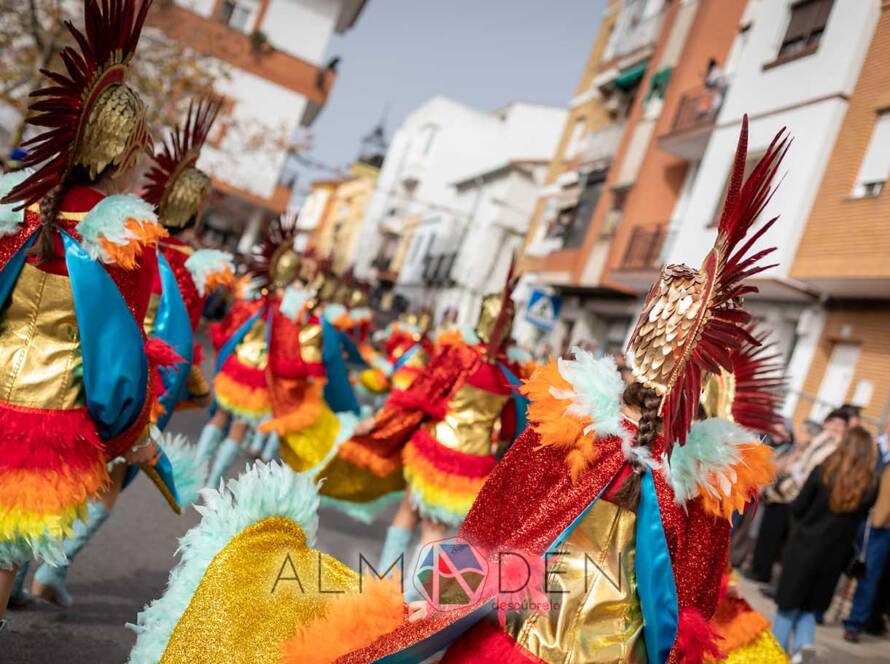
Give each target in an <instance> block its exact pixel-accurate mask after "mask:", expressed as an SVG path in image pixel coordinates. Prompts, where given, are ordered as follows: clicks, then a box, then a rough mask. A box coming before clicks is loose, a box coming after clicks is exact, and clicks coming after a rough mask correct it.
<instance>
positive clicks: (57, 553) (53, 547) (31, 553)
mask: <svg viewBox="0 0 890 664" xmlns="http://www.w3.org/2000/svg"><path fill="white" fill-rule="evenodd" d="M63 541H64V540H62V539H59V538H58V537H53V536H52V535H50V534H49V533H46V532H45V533H44V534H43V535H42V536H41V537H39V538H38V539H34V540H25V539H21V538H19V539H15V540H3V541H0V570H10V569H12V568H14V567H18V566H19V565H22V564H24V563H26V562H28V561H29V560H38V561H40V562H42V563H46V564H47V565H50V566H52V567H58V566H59V565H64V564H66V563H67V562H68V557H67V556H66V555H65V550H64V548H62V544H63Z"/></svg>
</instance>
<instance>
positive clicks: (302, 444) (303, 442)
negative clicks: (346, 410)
mask: <svg viewBox="0 0 890 664" xmlns="http://www.w3.org/2000/svg"><path fill="white" fill-rule="evenodd" d="M339 433H340V421H339V420H338V419H337V416H336V415H335V414H334V411H332V410H331V409H330V408H328V407H327V405H325V404H322V407H321V413H320V414H319V416H318V417H317V418H316V419H315V421H314V422H313V423H312V424H310V425H309V426H307V427H303V428H302V429H300V430H299V431H295V432H293V433H289V434H287V435H285V436H284V438H283V439H282V441H281V446H280V450H281V459H282V461H284V462H285V463H286V464H287V465H288V466H290V467H291V468H292V469H293V470H295V471H296V472H298V473H304V472H306V471H307V470H312V469H313V468H315V467H317V466H318V465H319V464H320V463H321V462H322V461H323V460H324V459H325V457H326V456H327V455H328V453H329V452H330V451H331V449H332V448H333V446H334V443H335V442H336V440H337V435H338V434H339Z"/></svg>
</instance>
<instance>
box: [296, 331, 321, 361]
mask: <svg viewBox="0 0 890 664" xmlns="http://www.w3.org/2000/svg"><path fill="white" fill-rule="evenodd" d="M299 339H300V357H301V358H302V359H303V362H321V341H322V338H321V325H304V326H303V327H301V328H300V334H299Z"/></svg>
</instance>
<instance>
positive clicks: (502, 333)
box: [476, 252, 519, 358]
mask: <svg viewBox="0 0 890 664" xmlns="http://www.w3.org/2000/svg"><path fill="white" fill-rule="evenodd" d="M517 283H519V275H517V274H516V253H515V252H514V253H513V255H512V256H511V257H510V269H509V270H507V278H506V280H505V281H504V288H503V290H502V291H501V292H500V293H491V294H489V295H486V296H485V297H484V298H482V310H481V311H480V312H479V322H478V323H476V334H478V335H479V338H480V339H482V340H483V341H485V342H486V344H487V349H486V353H487V355H488V357H489V358H494V357H496V356H497V354H498V352H499V351H500V348H501V346H502V345H503V343H504V341H505V340H506V338H507V336H509V333H510V330H509V327H510V324H511V323H512V322H513V315H514V313H515V307H514V305H513V290H514V289H515V288H516V284H517Z"/></svg>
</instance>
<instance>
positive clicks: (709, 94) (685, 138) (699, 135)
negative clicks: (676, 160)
mask: <svg viewBox="0 0 890 664" xmlns="http://www.w3.org/2000/svg"><path fill="white" fill-rule="evenodd" d="M725 98H726V89H725V88H716V87H704V86H702V87H699V88H693V89H692V90H689V91H687V92H686V93H684V94H683V96H682V97H681V98H680V103H679V104H678V105H677V113H676V114H675V115H674V122H673V124H672V125H671V129H670V131H669V132H668V133H666V134H663V135H661V136H659V137H658V146H659V147H660V148H661V149H662V150H664V151H665V152H669V153H671V154H673V155H676V156H678V157H680V158H682V159H685V160H686V161H699V160H700V159H701V158H702V156H703V155H704V153H705V148H707V147H708V140H709V139H710V137H711V132H712V131H713V129H714V125H715V124H716V122H717V115H718V114H719V113H720V108H721V106H722V105H723V100H724V99H725Z"/></svg>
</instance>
